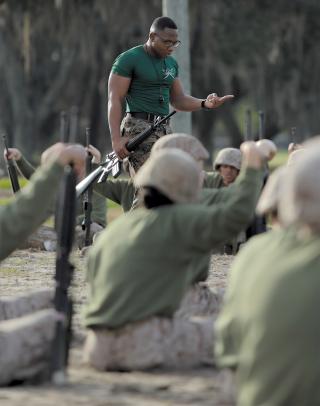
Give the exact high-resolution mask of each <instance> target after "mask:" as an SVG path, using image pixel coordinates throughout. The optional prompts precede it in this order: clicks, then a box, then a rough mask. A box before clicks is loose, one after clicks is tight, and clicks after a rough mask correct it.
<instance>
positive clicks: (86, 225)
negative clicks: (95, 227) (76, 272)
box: [81, 128, 92, 247]
mask: <svg viewBox="0 0 320 406" xmlns="http://www.w3.org/2000/svg"><path fill="white" fill-rule="evenodd" d="M86 145H87V147H89V145H90V128H86ZM91 160H92V154H91V153H90V152H88V155H87V159H86V174H87V175H88V174H89V173H90V172H91V169H92V165H91ZM83 211H84V219H83V222H82V224H81V227H82V230H84V231H85V236H84V246H85V247H88V246H89V245H90V243H91V241H90V228H91V212H92V186H90V187H88V189H87V190H86V191H85V193H84V194H83Z"/></svg>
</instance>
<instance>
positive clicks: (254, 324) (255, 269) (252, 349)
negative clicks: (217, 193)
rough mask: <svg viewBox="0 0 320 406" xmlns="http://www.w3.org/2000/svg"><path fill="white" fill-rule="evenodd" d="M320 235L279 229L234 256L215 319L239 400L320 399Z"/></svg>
mask: <svg viewBox="0 0 320 406" xmlns="http://www.w3.org/2000/svg"><path fill="white" fill-rule="evenodd" d="M319 247H320V237H319V236H313V237H305V238H302V237H301V236H299V232H297V230H295V229H289V230H278V231H272V232H269V233H266V234H264V235H261V236H258V237H255V238H253V239H252V240H250V241H249V242H248V243H247V245H246V247H245V248H243V250H241V251H240V253H239V255H238V256H237V258H236V260H235V262H234V265H233V268H232V271H231V277H230V281H229V286H228V289H227V293H226V298H225V306H224V308H223V311H222V313H221V315H220V318H219V319H218V322H217V324H216V340H217V344H216V348H215V353H216V357H217V361H218V364H219V365H220V366H225V367H231V368H236V374H237V382H238V403H237V404H239V405H240V406H251V405H252V406H253V405H254V406H257V405H268V406H269V405H270V406H281V405H286V406H287V405H290V406H301V405H303V406H315V405H320V386H319V376H320V363H319V359H318V351H319V342H320V323H319V306H320V296H319V286H320V272H319V270H320V249H319Z"/></svg>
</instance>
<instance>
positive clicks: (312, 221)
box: [279, 142, 320, 233]
mask: <svg viewBox="0 0 320 406" xmlns="http://www.w3.org/2000/svg"><path fill="white" fill-rule="evenodd" d="M311 146H312V148H311ZM319 156H320V143H319V142H318V143H314V144H310V143H309V144H308V148H306V149H305V151H304V153H303V154H301V157H299V159H298V160H297V161H296V162H295V164H294V165H292V166H290V167H287V168H288V172H287V174H288V175H287V177H286V182H285V184H284V185H283V191H282V195H281V199H280V202H279V217H280V220H281V222H282V223H283V224H284V225H285V226H289V225H291V224H300V225H307V226H309V227H310V228H311V229H312V230H315V231H316V232H317V233H319V232H320V178H319V172H320V160H319Z"/></svg>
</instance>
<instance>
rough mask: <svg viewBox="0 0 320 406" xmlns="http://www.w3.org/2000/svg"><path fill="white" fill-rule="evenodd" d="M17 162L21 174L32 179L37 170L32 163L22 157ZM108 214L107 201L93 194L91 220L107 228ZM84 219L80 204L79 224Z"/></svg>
mask: <svg viewBox="0 0 320 406" xmlns="http://www.w3.org/2000/svg"><path fill="white" fill-rule="evenodd" d="M15 162H16V164H17V167H18V169H19V171H20V172H21V174H22V175H23V176H24V177H25V178H26V179H30V177H31V176H32V174H33V173H34V171H35V168H34V167H33V166H32V165H31V164H30V162H28V161H27V160H26V159H25V157H24V156H21V158H20V159H19V160H17V161H15ZM106 212H107V206H106V201H105V199H103V198H102V197H101V196H100V195H99V194H97V193H93V194H92V212H91V220H92V221H94V222H96V223H98V224H100V225H101V226H103V227H105V226H106V214H107V213H106ZM83 219H84V214H83V209H82V207H81V205H80V204H79V205H78V213H77V224H82V221H83Z"/></svg>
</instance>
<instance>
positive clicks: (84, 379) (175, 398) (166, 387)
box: [0, 249, 233, 406]
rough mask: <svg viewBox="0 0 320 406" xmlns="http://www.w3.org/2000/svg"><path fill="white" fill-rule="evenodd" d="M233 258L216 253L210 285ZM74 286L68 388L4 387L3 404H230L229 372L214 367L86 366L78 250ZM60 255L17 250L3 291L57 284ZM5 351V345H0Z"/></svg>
mask: <svg viewBox="0 0 320 406" xmlns="http://www.w3.org/2000/svg"><path fill="white" fill-rule="evenodd" d="M232 259H233V257H232V256H224V255H223V256H219V255H215V256H213V257H212V261H211V269H210V276H209V279H208V285H209V286H210V288H215V287H219V288H224V287H225V285H226V278H227V275H228V271H229V268H230V264H231V262H232ZM73 262H74V264H75V265H76V269H75V272H74V278H73V284H72V296H73V300H74V308H75V314H74V323H73V324H74V339H73V343H72V350H71V362H70V366H69V369H68V383H67V384H66V385H65V386H63V387H56V386H54V385H51V384H45V385H41V386H26V385H23V386H14V387H9V388H1V389H0V405H1V406H29V405H33V406H51V405H52V406H53V405H54V406H57V405H59V406H62V405H70V406H71V405H88V406H102V405H112V406H116V405H117V406H120V405H137V406H140V405H141V406H156V405H157V406H158V405H159V406H160V405H161V406H162V405H164V406H165V405H181V406H182V405H208V406H209V405H210V406H212V405H231V404H232V400H231V397H230V395H229V393H230V376H229V374H228V373H227V372H219V371H217V370H215V369H214V368H209V367H208V368H199V369H195V370H191V371H184V372H179V371H174V372H169V371H164V370H156V371H153V372H148V373H142V372H130V373H99V372H96V371H94V370H92V369H89V368H87V367H84V366H83V365H82V364H81V344H82V342H83V339H84V336H85V330H84V328H83V327H82V324H81V308H82V305H83V303H84V302H85V300H86V296H87V292H86V284H85V259H84V258H83V257H81V256H80V255H79V254H77V253H75V254H74V258H73ZM54 268H55V253H50V252H43V251H35V250H30V249H29V250H17V251H15V252H14V253H13V254H12V255H11V256H10V257H9V258H7V259H6V260H5V261H3V262H2V263H1V265H0V277H1V283H0V295H1V296H12V295H16V294H18V293H23V292H26V291H32V290H36V289H37V288H42V287H48V286H52V287H53V285H54V283H53V275H54ZM0 350H1V349H0Z"/></svg>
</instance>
